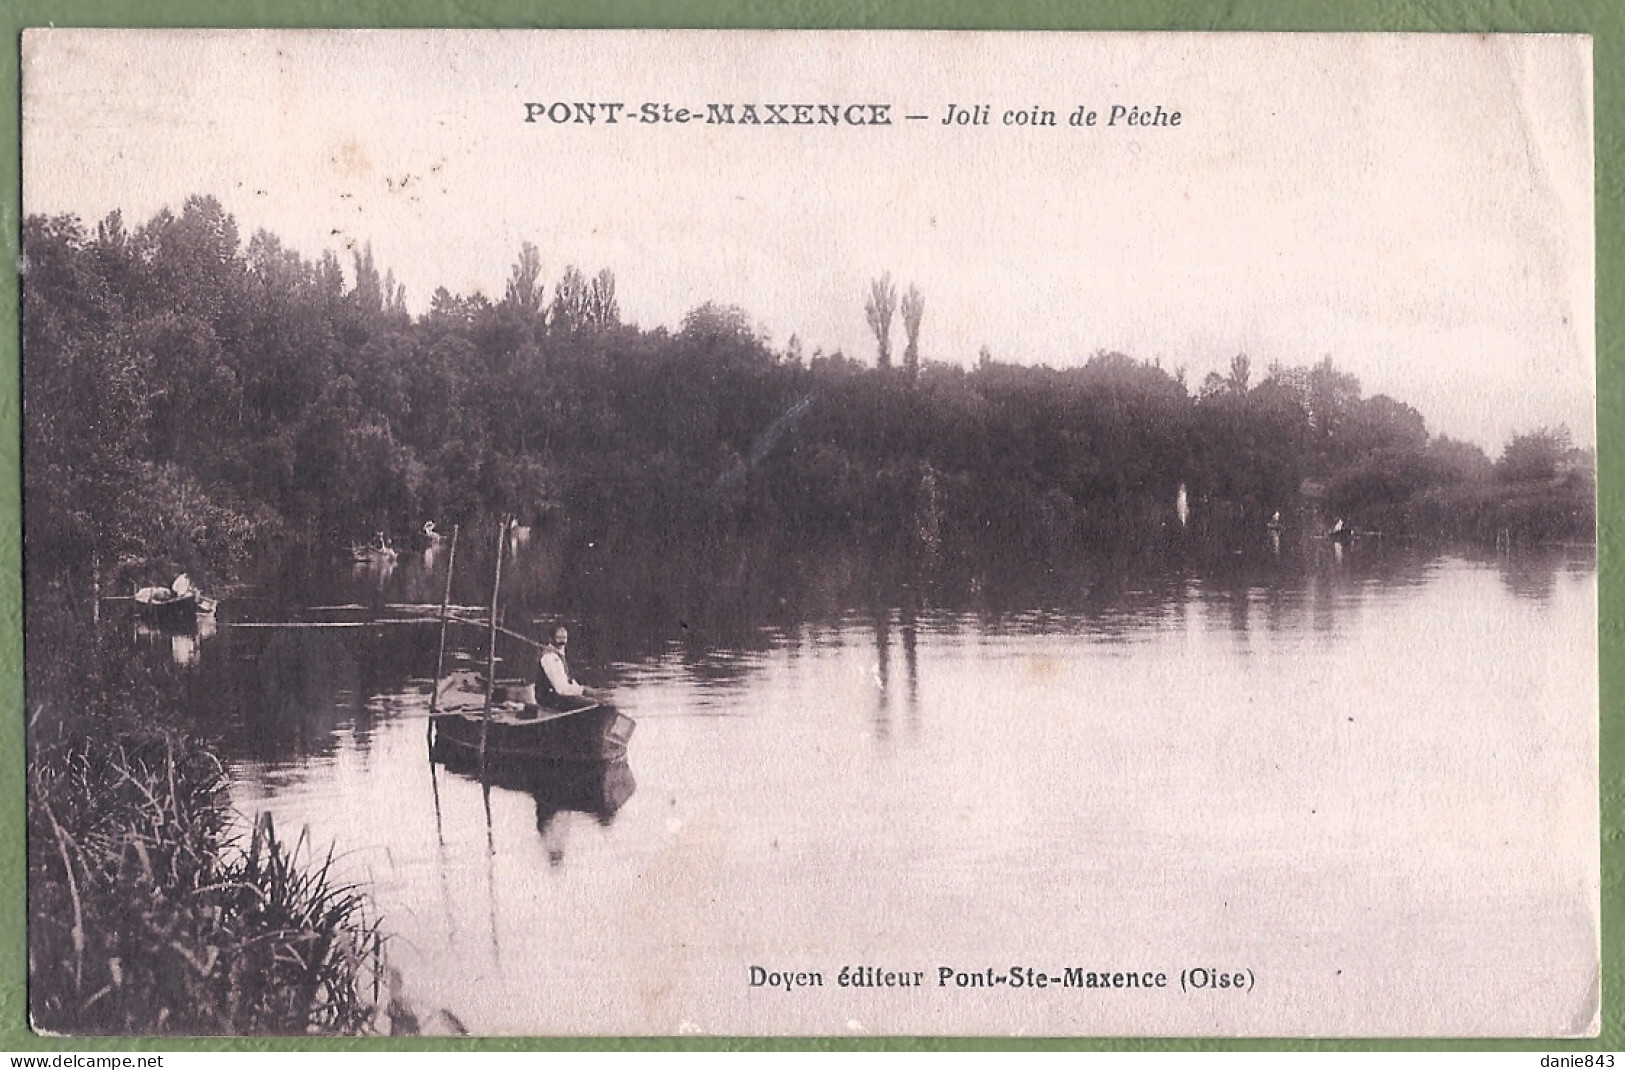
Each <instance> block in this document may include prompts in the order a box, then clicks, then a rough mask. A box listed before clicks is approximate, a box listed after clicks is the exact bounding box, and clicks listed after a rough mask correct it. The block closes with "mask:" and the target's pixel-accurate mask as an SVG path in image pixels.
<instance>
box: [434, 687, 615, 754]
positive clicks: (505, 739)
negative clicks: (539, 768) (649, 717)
mask: <svg viewBox="0 0 1625 1070" xmlns="http://www.w3.org/2000/svg"><path fill="white" fill-rule="evenodd" d="M568 701H569V704H568V705H564V704H562V703H561V704H560V708H556V709H551V708H548V707H545V706H537V705H535V704H534V703H529V702H525V701H522V700H521V699H515V698H511V697H509V694H508V692H507V689H502V690H500V691H499V692H498V693H497V695H496V696H494V698H493V701H492V704H491V714H490V720H489V724H486V723H485V684H484V681H483V679H482V678H481V677H480V675H479V674H478V673H477V672H474V671H472V670H464V671H461V672H454V673H452V674H450V675H449V676H447V677H446V678H445V679H444V680H442V681H441V683H440V688H439V693H438V696H437V700H436V709H437V710H438V712H436V713H435V714H434V715H433V716H432V717H431V718H430V725H431V732H432V735H433V738H432V742H431V746H432V747H433V749H434V753H435V754H436V755H438V756H448V755H456V756H461V757H469V756H472V757H474V758H475V759H478V757H479V753H480V738H481V735H482V733H483V734H484V737H485V752H486V757H487V760H488V761H490V760H492V759H495V760H497V761H499V762H501V763H503V764H506V765H512V764H514V763H516V762H518V763H524V762H613V761H616V760H617V759H620V758H624V757H625V756H626V745H627V742H628V741H629V740H631V738H632V731H633V729H634V728H636V727H637V724H636V722H635V721H633V720H632V718H630V717H628V716H626V715H625V714H623V713H621V712H620V711H619V710H617V709H615V708H614V707H613V706H610V705H607V704H606V703H602V702H597V701H594V700H593V699H588V698H580V699H574V700H568Z"/></svg>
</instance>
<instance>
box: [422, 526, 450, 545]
mask: <svg viewBox="0 0 1625 1070" xmlns="http://www.w3.org/2000/svg"><path fill="white" fill-rule="evenodd" d="M423 537H424V538H426V539H428V540H429V544H430V545H431V546H435V545H438V544H440V543H442V542H445V541H446V537H445V536H444V535H442V534H441V533H440V532H438V531H436V530H435V529H434V521H433V520H425V521H424V522H423Z"/></svg>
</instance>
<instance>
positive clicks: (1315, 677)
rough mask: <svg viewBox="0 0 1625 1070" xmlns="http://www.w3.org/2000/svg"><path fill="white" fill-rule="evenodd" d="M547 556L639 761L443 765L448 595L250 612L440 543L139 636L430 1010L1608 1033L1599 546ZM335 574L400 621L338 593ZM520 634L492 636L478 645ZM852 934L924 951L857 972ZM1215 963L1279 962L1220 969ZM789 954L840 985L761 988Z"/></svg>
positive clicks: (500, 1022) (464, 575)
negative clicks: (1019, 973)
mask: <svg viewBox="0 0 1625 1070" xmlns="http://www.w3.org/2000/svg"><path fill="white" fill-rule="evenodd" d="M469 542H470V543H472V542H473V540H469ZM514 550H515V552H514V554H513V556H512V557H510V558H508V559H507V561H506V564H505V569H506V573H505V576H504V581H503V584H504V592H505V594H504V598H503V600H502V607H503V613H504V617H505V619H506V621H507V622H508V623H509V624H510V625H511V626H514V627H516V628H521V629H531V628H534V630H535V631H537V632H540V630H541V629H540V626H539V625H532V624H531V623H530V622H531V621H532V620H533V619H540V618H542V617H544V616H550V615H552V614H559V615H562V616H564V617H565V618H567V619H568V620H569V621H570V623H571V625H572V629H573V632H574V635H575V641H574V642H573V643H572V656H573V662H574V667H575V668H576V671H577V673H578V675H580V676H582V677H584V678H586V679H587V680H588V681H589V682H593V683H599V684H602V685H604V686H606V687H608V688H609V689H610V690H611V691H612V693H613V701H614V702H615V704H616V705H617V706H618V707H619V708H620V709H621V710H622V711H624V712H625V713H627V714H629V715H631V716H632V717H633V718H634V719H635V720H636V721H637V730H636V734H635V736H634V738H633V740H632V744H631V749H630V755H629V760H628V762H627V763H626V764H624V765H616V766H611V767H608V768H604V767H597V768H594V767H589V768H587V769H584V770H581V769H578V770H558V771H554V772H553V773H552V774H550V775H549V776H547V777H544V778H542V779H541V780H539V781H533V782H528V783H520V782H513V781H504V780H501V779H499V780H498V781H497V782H496V783H492V784H482V783H481V782H480V780H479V779H478V777H477V776H474V775H471V774H469V773H467V772H464V771H459V770H455V769H448V768H445V767H442V766H437V765H434V764H431V762H430V761H429V760H428V757H427V749H426V746H425V718H426V715H427V707H428V694H427V691H428V687H427V682H426V681H427V678H428V677H430V676H432V674H433V671H434V664H435V659H436V650H437V639H438V629H437V628H436V626H435V625H433V624H432V623H430V624H423V623H417V624H414V623H391V624H388V625H377V626H368V627H337V628H254V627H240V626H239V625H243V624H276V623H287V622H293V621H299V622H305V623H311V622H318V621H320V622H327V623H339V622H345V623H351V624H353V623H356V622H360V621H366V620H372V619H375V618H377V617H380V616H389V617H393V618H408V619H410V618H415V617H422V616H425V615H432V613H425V612H423V611H420V610H416V609H411V608H404V609H403V608H401V607H402V606H420V605H429V604H431V603H435V602H437V601H438V600H439V597H440V594H441V590H442V585H443V583H444V575H445V567H446V562H445V560H444V559H445V557H446V556H448V555H447V554H446V552H445V551H446V547H444V546H442V547H441V548H440V550H439V551H438V552H436V553H434V554H431V555H428V557H427V559H426V558H425V556H424V555H421V554H413V555H405V556H403V558H402V559H401V560H400V561H399V562H398V563H397V564H396V565H395V566H394V567H393V568H392V569H387V570H386V569H377V568H356V569H351V568H350V567H349V566H347V565H346V566H344V567H342V568H329V569H326V570H321V569H317V570H310V569H304V570H302V571H300V572H299V573H298V578H297V580H290V579H289V578H288V577H287V576H286V575H285V576H283V577H280V578H279V579H278V581H277V582H276V584H275V585H267V588H266V589H262V590H260V591H257V592H256V591H255V590H253V589H249V590H246V591H243V592H240V593H239V594H238V596H237V597H234V598H232V599H229V600H228V601H227V603H226V604H224V605H223V606H222V609H221V613H220V618H219V624H218V625H217V626H216V627H214V628H213V629H209V630H206V631H205V633H204V634H203V635H201V636H185V637H182V638H181V639H175V638H173V637H167V636H157V635H154V634H152V633H147V632H143V633H141V634H140V635H138V636H137V638H138V640H139V641H142V642H145V643H148V644H149V645H151V646H152V648H153V650H152V654H151V656H152V657H153V658H155V659H174V660H176V661H178V662H182V663H184V664H185V666H186V667H185V669H184V670H182V671H183V672H184V673H185V674H187V675H188V676H189V678H190V687H191V691H192V693H193V696H194V700H195V703H196V705H197V706H198V708H199V710H200V711H205V712H206V714H207V716H210V717H212V718H213V719H214V730H215V731H216V732H217V734H218V735H219V736H220V737H221V739H222V747H223V749H224V750H225V753H226V755H227V757H228V760H229V768H230V773H231V778H232V792H233V801H234V804H235V806H236V808H237V809H238V810H239V811H240V812H241V813H242V814H243V815H244V820H245V821H247V820H251V819H252V816H253V815H254V814H256V813H258V812H259V811H262V810H268V811H270V812H271V813H272V814H273V815H274V818H275V820H276V823H277V827H278V829H279V830H280V831H281V833H282V834H283V836H284V837H287V838H290V839H291V838H293V837H294V836H295V835H296V834H297V832H298V831H301V830H302V831H303V832H305V834H306V835H307V837H308V842H309V843H310V844H311V845H313V848H312V849H313V850H314V851H315V852H316V853H317V854H318V855H320V854H323V853H325V851H326V849H327V847H328V846H329V845H331V846H332V848H333V850H334V853H335V863H334V865H335V869H336V871H337V872H338V873H339V874H341V875H342V876H343V877H344V878H345V879H347V880H350V881H354V882H356V883H359V884H362V885H364V886H365V887H366V889H367V890H368V892H369V894H370V897H371V901H372V903H373V904H374V906H375V908H376V910H377V911H378V912H379V913H380V914H381V916H382V921H383V927H384V929H385V931H387V932H388V933H390V934H392V935H391V938H390V940H389V941H388V944H387V946H386V954H387V957H388V959H389V961H390V963H391V964H392V965H394V966H396V967H398V968H399V969H400V970H401V973H402V976H403V977H404V979H405V984H406V991H407V993H408V995H409V997H410V998H411V999H412V1000H413V1002H414V1003H415V1004H417V1005H418V1006H419V1007H420V1008H425V1009H433V1008H441V1007H443V1008H446V1009H448V1010H450V1011H452V1012H453V1013H454V1014H455V1015H456V1016H457V1017H458V1018H459V1019H460V1020H461V1021H463V1022H464V1023H466V1024H467V1025H468V1027H469V1028H470V1029H471V1030H473V1031H474V1032H475V1033H480V1034H512V1033H520V1034H523V1033H602V1034H626V1033H658V1034H674V1033H678V1032H689V1031H700V1032H708V1033H734V1034H749V1033H762V1032H767V1033H774V1032H779V1033H798V1034H848V1033H853V1034H862V1033H876V1034H887V1033H950V1034H987V1035H1003V1034H1011V1033H1025V1034H1040V1035H1042V1034H1063V1035H1064V1034H1079V1033H1083V1034H1104V1035H1114V1034H1132V1033H1162V1034H1169V1035H1185V1034H1193V1033H1253V1034H1266V1035H1268V1034H1305V1033H1310V1034H1351V1033H1352V1034H1360V1033H1364V1034H1375V1035H1393V1034H1403V1033H1418V1032H1420V1033H1445V1034H1452V1035H1468V1034H1483V1033H1489V1034H1499V1035H1511V1034H1520V1033H1530V1032H1535V1033H1540V1032H1545V1033H1551V1032H1554V1031H1556V1032H1562V1031H1574V1030H1584V1029H1585V1028H1586V1027H1587V1026H1588V1024H1589V1023H1590V1021H1591V1016H1592V1014H1593V1012H1594V1007H1595V998H1596V994H1595V991H1594V990H1593V989H1592V988H1591V981H1592V978H1593V977H1594V976H1595V965H1596V961H1597V941H1598V920H1597V895H1598V876H1597V868H1598V844H1597V802H1596V799H1597V779H1596V777H1597V773H1596V750H1597V713H1596V698H1595V695H1596V654H1595V635H1596V632H1595V600H1596V570H1595V560H1594V557H1587V556H1585V555H1583V554H1582V555H1579V556H1576V555H1574V554H1563V553H1556V554H1543V555H1523V556H1517V557H1511V558H1506V557H1503V558H1484V559H1473V558H1470V557H1466V556H1460V555H1453V554H1439V553H1419V552H1414V551H1409V550H1405V549H1402V548H1393V547H1384V546H1382V545H1381V544H1379V543H1374V542H1373V543H1370V544H1363V543H1359V542H1357V543H1356V544H1355V545H1354V546H1352V547H1350V548H1348V549H1347V550H1346V551H1345V550H1342V549H1341V548H1338V547H1334V546H1332V545H1331V544H1329V543H1327V542H1324V541H1316V540H1310V541H1308V542H1306V543H1304V544H1302V545H1297V546H1288V547H1286V548H1283V549H1282V550H1280V551H1279V552H1276V551H1274V550H1272V549H1270V548H1259V549H1258V550H1257V552H1249V553H1247V554H1244V555H1233V556H1228V557H1220V558H1217V559H1205V560H1172V559H1169V558H1167V557H1163V558H1160V559H1157V560H1152V561H1139V562H1135V563H1124V562H1102V561H1094V562H1090V561H1079V562H1069V563H1065V564H1058V563H1055V562H1050V563H1047V564H1033V563H1021V562H1013V563H1009V564H1007V565H1005V566H1003V567H999V564H998V562H997V560H996V559H990V562H989V564H988V565H987V566H986V567H982V568H973V567H970V566H961V567H957V568H953V569H946V570H943V571H942V572H940V573H936V574H932V575H925V574H921V573H914V574H908V573H906V572H905V573H903V574H901V575H900V574H899V573H898V572H897V571H896V570H892V571H889V572H888V571H886V570H881V569H879V568H877V567H876V566H873V565H871V564H869V563H868V562H866V560H865V559H864V558H863V557H862V556H861V555H858V554H841V553H831V554H826V555H822V556H817V557H787V556H775V555H773V554H771V553H769V552H767V551H762V552H759V553H752V552H744V553H736V552H735V551H733V550H729V551H728V552H725V553H720V552H719V553H717V554H714V555H712V556H711V557H710V558H708V559H706V560H698V561H696V560H689V559H682V560H680V561H679V560H678V559H676V558H662V557H661V556H659V555H658V554H651V553H647V552H645V553H640V554H630V553H627V552H622V551H614V552H612V551H610V550H609V549H608V548H603V549H602V551H600V548H598V547H595V546H593V545H591V544H587V545H584V546H578V547H575V548H574V549H570V548H567V546H566V544H565V543H564V542H563V541H562V540H558V539H555V540H549V539H546V538H541V537H538V538H537V539H535V540H533V541H532V542H530V543H528V544H525V545H520V546H516V547H514ZM459 553H460V557H459V560H458V569H457V573H458V580H457V583H456V585H455V588H454V592H453V600H454V601H456V602H459V603H463V604H467V605H470V606H474V605H479V604H481V603H482V602H485V601H487V600H488V599H489V595H490V580H491V572H492V570H491V561H492V554H491V552H490V551H489V550H485V551H484V552H483V553H481V552H476V551H475V550H474V549H473V548H471V546H465V547H464V548H463V549H462V550H460V551H459ZM273 586H274V589H275V590H276V591H277V597H275V598H273V597H270V596H268V595H267V594H266V593H265V590H267V589H272V588H273ZM334 605H339V606H354V605H360V606H365V607H367V608H365V609H363V610H355V609H319V608H318V609H312V608H311V607H312V606H334ZM389 607H393V608H389ZM483 644H484V634H483V633H482V632H480V631H479V630H477V629H473V628H468V627H454V628H453V629H452V630H451V639H450V647H451V653H450V655H449V660H453V661H455V660H457V659H459V658H463V659H467V660H477V659H479V658H482V657H483V656H484V653H483V651H484V647H483ZM508 653H509V654H510V655H511V654H512V653H513V652H512V651H509V652H508ZM753 966H756V967H761V972H760V973H755V974H753V971H752V969H751V968H752V967H753ZM859 966H862V967H878V968H879V971H880V972H881V974H884V973H886V972H891V973H894V974H897V975H898V977H896V978H894V980H905V979H906V980H913V979H915V976H916V974H918V976H919V979H920V980H921V981H922V982H923V984H922V985H921V986H920V987H914V986H912V985H909V986H894V987H878V988H872V987H852V986H846V987H843V986H841V985H840V983H839V979H840V974H841V971H842V969H843V967H859ZM990 967H991V968H992V973H991V975H989V974H988V970H989V968H990ZM1014 967H1030V968H1031V969H1032V970H1033V971H1035V972H1036V973H1040V974H1043V975H1045V976H1050V977H1053V978H1054V979H1055V980H1056V982H1057V983H1056V984H1055V985H1051V986H1048V987H1045V988H1042V989H1039V988H1035V987H1032V986H1031V985H1022V986H1021V987H1019V988H1018V987H1015V986H1014V985H1013V984H1012V983H1011V977H1012V973H1011V971H1012V969H1013V968H1014ZM1069 968H1071V969H1077V970H1080V971H1089V972H1094V971H1099V972H1101V973H1105V974H1110V973H1114V972H1129V971H1132V972H1134V973H1136V974H1138V975H1139V979H1140V981H1141V982H1142V984H1143V985H1144V986H1145V987H1141V988H1134V989H1107V990H1098V989H1088V988H1076V987H1067V986H1065V985H1062V984H1060V981H1061V980H1062V978H1063V977H1064V971H1065V970H1067V969H1069ZM1198 968H1199V969H1203V970H1206V971H1208V973H1207V974H1205V975H1202V976H1212V975H1216V974H1220V973H1222V974H1225V975H1226V976H1233V975H1237V974H1239V975H1241V976H1242V977H1244V978H1245V979H1246V984H1245V985H1244V988H1243V990H1242V991H1237V990H1234V989H1216V988H1208V989H1203V990H1192V989H1191V988H1190V982H1191V981H1192V980H1193V975H1192V974H1190V973H1189V972H1188V971H1191V970H1193V969H1198ZM943 970H947V971H948V972H947V974H946V975H945V974H944V973H943V972H942V971H943ZM769 972H772V973H780V974H791V975H793V974H796V973H800V974H805V975H811V974H816V975H818V979H819V980H821V982H822V985H821V986H814V985H812V984H808V985H807V986H805V987H799V988H794V990H791V991H786V990H785V989H784V988H783V987H773V986H771V985H767V984H753V983H752V981H753V980H760V979H761V977H762V976H763V975H765V974H766V973H769ZM1159 973H1160V974H1162V975H1163V977H1164V980H1165V984H1166V986H1167V987H1157V986H1156V975H1157V974H1159ZM972 974H978V975H982V976H984V977H985V976H992V977H995V978H996V977H1001V976H1002V977H1004V978H1005V980H1004V981H1003V982H1002V983H1001V982H998V981H994V982H993V983H992V985H991V987H981V986H977V985H976V984H975V981H976V980H977V978H974V977H972V976H971V975H972ZM851 976H852V974H851V973H850V972H849V973H848V978H849V979H850V977H851ZM1026 976H1027V977H1028V978H1031V977H1032V976H1033V975H1032V974H1028V975H1026ZM1182 976H1183V983H1182ZM803 980H807V981H811V978H810V977H804V978H803ZM944 982H946V983H944ZM1182 989H1183V990H1182Z"/></svg>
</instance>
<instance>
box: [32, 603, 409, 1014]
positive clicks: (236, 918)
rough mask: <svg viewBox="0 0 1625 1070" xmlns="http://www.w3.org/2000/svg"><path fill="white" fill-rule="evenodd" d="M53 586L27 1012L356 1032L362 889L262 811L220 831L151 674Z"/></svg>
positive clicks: (39, 751) (214, 771)
mask: <svg viewBox="0 0 1625 1070" xmlns="http://www.w3.org/2000/svg"><path fill="white" fill-rule="evenodd" d="M49 593H50V592H49V591H47V592H44V593H43V594H44V596H42V597H41V598H40V599H39V603H40V604H41V605H43V606H44V607H45V608H40V607H39V605H36V604H35V603H34V601H32V600H31V603H30V612H29V616H30V621H29V625H28V632H27V634H28V636H29V639H30V642H29V648H30V649H29V651H28V668H29V682H30V688H29V691H30V701H29V718H30V720H29V753H28V808H27V813H28V906H29V940H28V948H29V1007H30V1013H31V1017H32V1020H33V1024H34V1026H35V1028H37V1029H40V1030H43V1031H47V1032H53V1033H69V1034H181V1035H188V1034H190V1035H227V1034H229V1035H237V1034H265V1033H275V1034H306V1033H337V1034H348V1033H361V1032H367V1031H370V1030H371V1029H372V1028H373V1027H374V1026H373V1023H374V1021H375V1011H376V1006H375V1005H376V1000H377V992H378V987H377V971H378V946H379V941H378V937H377V931H376V928H375V924H374V922H373V921H372V920H370V919H369V918H368V916H367V913H366V905H365V902H364V900H363V898H362V897H361V895H360V894H359V893H358V892H357V891H356V890H355V889H353V888H351V887H348V886H346V885H344V884H342V883H340V882H338V881H337V880H335V878H334V876H333V874H332V871H331V868H330V862H331V857H330V856H329V857H328V858H326V859H323V858H321V857H319V856H315V855H312V854H311V853H310V852H308V850H307V849H306V847H305V845H304V843H303V841H302V840H301V841H299V842H296V843H295V844H294V845H293V846H292V847H290V846H289V845H288V843H287V842H286V841H284V840H283V839H281V838H279V837H278V835H277V832H276V830H275V829H274V828H273V826H272V824H271V821H270V819H269V815H264V816H262V817H261V818H260V819H259V821H258V822H256V823H255V826H254V828H253V831H252V832H251V833H249V834H247V835H235V836H234V835H233V834H232V833H231V832H230V831H229V829H230V824H229V822H228V818H229V817H230V814H229V809H228V800H227V795H226V790H225V789H226V779H225V771H224V769H223V768H222V766H221V764H220V762H219V761H218V759H216V757H215V756H214V755H213V753H212V752H211V751H210V749H209V747H208V745H207V743H206V742H205V741H204V740H202V739H199V738H198V737H196V736H195V735H191V734H188V733H187V732H186V731H185V730H184V729H183V728H182V727H181V726H180V725H179V724H178V722H177V721H176V719H175V718H174V717H173V716H171V715H169V714H168V713H167V712H166V711H167V710H168V709H172V708H173V707H170V706H167V705H166V702H165V697H164V691H165V688H164V681H163V680H162V679H161V678H160V677H156V676H155V675H154V674H152V673H150V672H148V671H144V669H143V667H142V666H141V665H138V664H135V663H132V662H128V661H126V660H124V659H121V658H118V657H116V656H113V655H111V654H109V653H107V652H105V651H103V650H102V649H101V647H100V645H99V644H97V643H96V642H95V636H94V630H93V628H83V627H78V626H76V625H78V624H79V623H81V622H78V621H75V619H74V618H73V616H72V614H68V613H66V612H65V611H64V609H63V605H64V603H63V601H62V600H59V599H53V598H50V597H48V595H49Z"/></svg>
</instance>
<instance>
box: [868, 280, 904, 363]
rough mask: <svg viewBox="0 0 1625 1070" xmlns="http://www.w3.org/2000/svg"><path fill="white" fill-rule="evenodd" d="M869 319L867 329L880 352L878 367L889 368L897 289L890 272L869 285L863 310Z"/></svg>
mask: <svg viewBox="0 0 1625 1070" xmlns="http://www.w3.org/2000/svg"><path fill="white" fill-rule="evenodd" d="M863 310H864V312H865V314H867V316H868V317H869V329H870V330H871V331H874V332H875V342H876V344H877V345H878V346H879V351H880V367H882V368H890V367H891V318H892V314H893V313H894V312H896V311H897V287H896V286H895V285H894V284H893V283H892V281H891V272H889V271H888V272H886V273H885V274H884V275H882V276H880V278H878V279H875V280H874V281H873V282H871V283H870V284H869V301H868V303H867V304H866V305H864V308H863Z"/></svg>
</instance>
